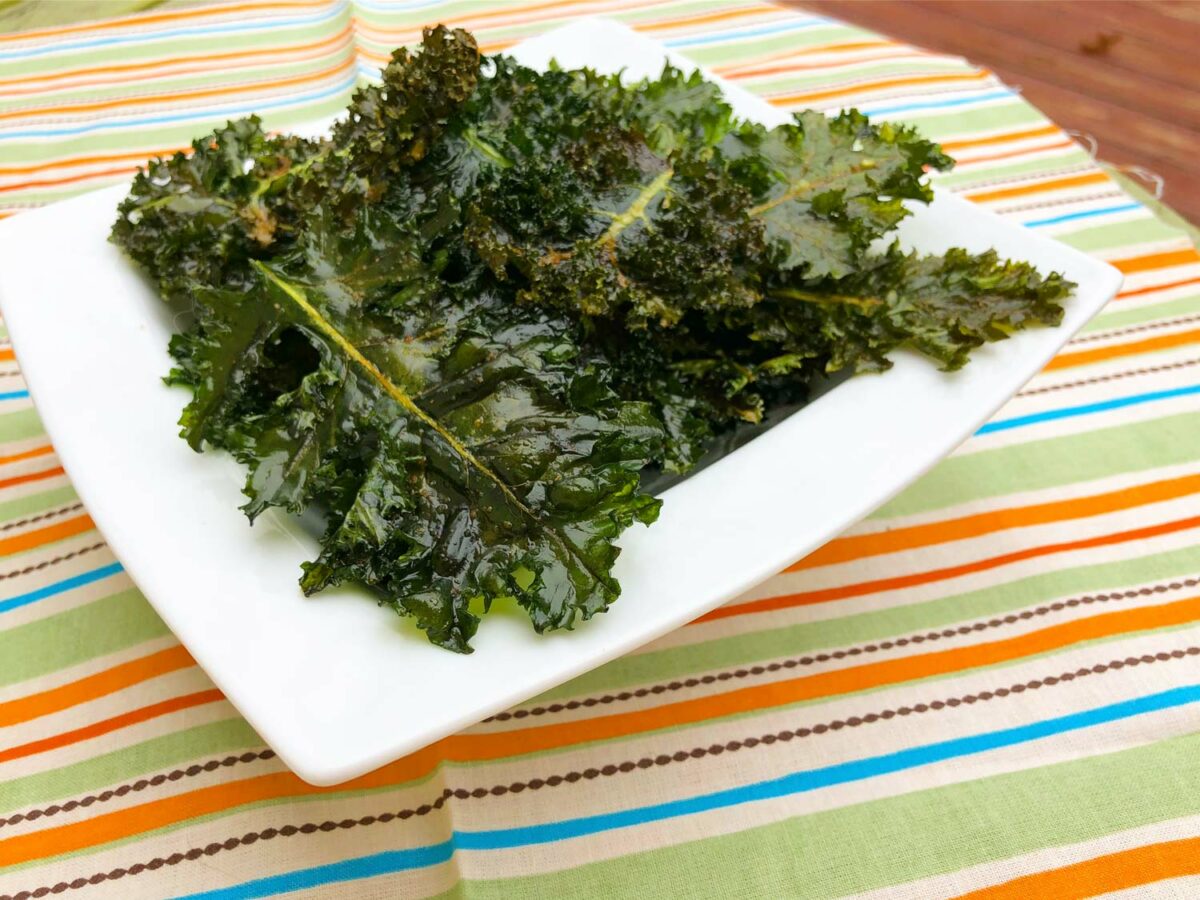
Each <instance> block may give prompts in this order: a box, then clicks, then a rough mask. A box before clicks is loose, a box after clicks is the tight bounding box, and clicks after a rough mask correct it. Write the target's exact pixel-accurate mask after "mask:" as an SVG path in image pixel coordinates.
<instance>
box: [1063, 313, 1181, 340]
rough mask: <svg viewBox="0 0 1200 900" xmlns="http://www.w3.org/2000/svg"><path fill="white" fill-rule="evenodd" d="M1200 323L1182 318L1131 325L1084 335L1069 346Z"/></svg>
mask: <svg viewBox="0 0 1200 900" xmlns="http://www.w3.org/2000/svg"><path fill="white" fill-rule="evenodd" d="M1192 322H1200V316H1183V317H1182V318H1178V319H1163V320H1162V321H1160V322H1147V323H1146V324H1144V325H1131V326H1129V327H1128V328H1114V329H1113V330H1112V331H1098V332H1096V333H1095V334H1085V335H1082V336H1080V337H1077V338H1075V339H1074V340H1072V341H1071V344H1089V343H1092V342H1094V341H1107V340H1108V339H1109V338H1114V337H1121V336H1122V335H1126V334H1139V333H1141V332H1143V331H1158V330H1159V329H1160V328H1174V327H1175V326H1176V325H1188V324H1190V323H1192Z"/></svg>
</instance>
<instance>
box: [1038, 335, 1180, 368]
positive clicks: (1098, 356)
mask: <svg viewBox="0 0 1200 900" xmlns="http://www.w3.org/2000/svg"><path fill="white" fill-rule="evenodd" d="M1197 342H1200V328H1198V329H1195V330H1193V331H1177V332H1175V333H1173V334H1160V335H1159V336H1158V337H1152V338H1146V339H1145V340H1141V341H1130V342H1129V343H1127V344H1111V345H1109V346H1107V347H1097V348H1095V349H1094V350H1080V351H1078V352H1075V353H1062V354H1060V355H1058V356H1056V357H1054V359H1052V360H1050V363H1049V365H1047V366H1046V368H1045V369H1044V370H1043V371H1046V372H1052V371H1054V370H1055V369H1069V368H1071V367H1073V366H1086V365H1090V364H1092V363H1097V362H1100V361H1102V360H1106V359H1116V358H1117V357H1120V356H1136V355H1137V354H1139V353H1153V352H1155V351H1157V350H1169V349H1171V348H1172V347H1183V346H1186V345H1187V344H1195V343H1197Z"/></svg>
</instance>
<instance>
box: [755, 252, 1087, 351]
mask: <svg viewBox="0 0 1200 900" xmlns="http://www.w3.org/2000/svg"><path fill="white" fill-rule="evenodd" d="M1073 286H1074V285H1073V284H1072V283H1071V282H1069V281H1067V280H1065V279H1064V278H1063V277H1062V276H1061V275H1060V274H1058V273H1056V272H1055V273H1051V274H1050V275H1047V276H1043V275H1041V274H1040V273H1039V272H1038V271H1037V270H1036V269H1035V268H1034V267H1033V266H1031V265H1029V264H1028V263H1025V262H1013V261H1009V260H1003V259H1000V257H999V256H998V255H997V254H996V252H995V251H992V250H989V251H987V252H986V253H980V254H972V253H968V252H967V251H966V250H961V249H955V250H950V251H948V252H947V253H946V254H945V255H944V256H921V255H919V254H916V253H904V252H902V251H901V250H900V249H899V247H898V246H897V245H895V244H893V245H892V246H891V247H890V248H889V249H888V251H887V252H886V253H882V254H878V255H874V256H872V257H870V258H869V259H868V260H866V261H865V262H864V264H863V266H862V268H861V269H860V270H859V271H857V272H855V273H854V274H853V275H850V276H847V277H846V278H842V279H838V280H833V279H829V280H826V281H823V282H817V283H809V284H801V285H797V286H783V287H779V288H775V289H773V290H772V291H771V292H770V298H771V299H770V302H768V303H766V304H764V305H763V306H762V307H760V308H759V309H757V310H755V313H754V316H753V319H754V327H755V329H756V331H755V338H756V340H758V341H759V342H762V343H764V344H767V345H770V344H771V343H774V342H777V343H778V344H779V345H782V347H784V348H786V349H789V350H792V351H805V352H808V353H810V354H811V355H813V356H815V357H818V358H820V359H821V360H823V362H824V368H825V370H826V371H828V372H833V371H837V370H839V369H842V368H846V367H853V368H854V369H856V370H857V371H881V370H884V369H887V368H889V367H890V366H891V363H890V362H889V360H888V358H887V357H888V354H889V353H891V352H892V351H893V350H895V349H897V348H898V347H909V348H911V349H914V350H917V351H919V352H920V353H923V354H924V355H926V356H928V357H930V358H931V359H934V360H936V361H937V362H939V363H941V367H942V368H943V369H947V370H952V369H959V368H961V367H962V366H964V365H965V364H966V362H967V359H968V357H969V355H970V353H971V351H972V350H974V349H975V348H977V347H980V346H982V345H983V344H984V343H986V342H988V341H998V340H1003V339H1004V338H1007V337H1009V336H1010V335H1012V334H1013V333H1014V332H1017V331H1020V330H1022V329H1024V328H1028V327H1030V326H1033V325H1057V324H1059V322H1061V321H1062V315H1063V309H1062V301H1063V299H1064V298H1066V297H1067V296H1068V295H1069V294H1070V292H1071V289H1072V287H1073Z"/></svg>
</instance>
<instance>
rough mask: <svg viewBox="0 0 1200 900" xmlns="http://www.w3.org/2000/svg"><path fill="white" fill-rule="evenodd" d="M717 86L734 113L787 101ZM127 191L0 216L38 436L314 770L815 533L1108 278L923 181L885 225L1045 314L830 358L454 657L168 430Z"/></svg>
mask: <svg viewBox="0 0 1200 900" xmlns="http://www.w3.org/2000/svg"><path fill="white" fill-rule="evenodd" d="M513 52H514V55H515V56H516V57H517V58H518V59H519V60H521V61H522V62H525V63H527V64H529V65H533V66H544V65H545V64H546V63H547V62H548V61H549V59H550V58H551V57H554V58H557V59H558V60H559V62H561V63H562V64H563V65H565V66H578V65H590V66H593V67H595V68H597V69H601V70H606V71H616V70H618V69H621V68H624V69H625V71H626V72H627V73H628V75H629V76H631V77H640V76H642V75H653V74H656V73H657V72H658V71H659V70H660V68H661V65H662V61H663V58H664V57H665V56H668V55H669V54H668V53H667V52H666V51H665V49H664V48H663V47H662V45H661V44H658V43H656V42H654V41H651V40H650V39H648V38H645V37H641V36H639V35H637V34H635V33H634V32H632V31H630V30H628V29H626V28H625V27H624V26H621V25H617V24H615V23H612V22H607V21H600V20H591V21H582V22H578V23H575V24H573V25H570V26H568V27H566V28H563V29H560V30H558V31H554V32H551V33H549V34H546V35H544V36H542V37H539V38H537V39H535V40H531V41H528V42H526V43H525V44H522V45H520V46H518V47H517V48H515V50H514V51H513ZM672 58H674V57H672ZM675 61H676V62H677V63H679V64H681V65H684V66H685V67H688V68H694V66H689V65H688V64H687V63H686V61H684V60H682V59H676V60H675ZM726 89H727V95H728V98H729V100H730V102H731V103H733V105H734V106H735V108H736V109H737V111H738V113H739V114H741V115H742V116H745V117H748V118H754V119H759V120H761V121H763V122H766V123H768V124H774V123H775V122H777V121H779V120H781V119H783V118H784V115H783V114H782V113H781V112H780V111H778V110H776V109H774V108H772V107H771V106H769V105H768V104H766V103H765V102H763V101H761V100H758V99H756V98H755V97H753V96H752V95H750V94H748V93H747V92H745V91H744V90H741V89H740V88H737V87H735V86H731V85H726ZM124 193H125V188H123V187H118V188H112V189H107V190H103V191H98V192H96V193H92V194H88V195H86V196H83V197H79V198H77V199H74V200H70V201H67V202H64V203H60V204H55V205H53V206H50V207H47V208H45V209H41V210H37V211H33V212H29V213H25V214H22V215H21V216H18V217H15V218H13V219H10V220H9V221H6V222H4V223H2V224H0V308H2V309H3V313H4V316H5V318H6V320H7V323H8V326H9V328H10V330H11V332H12V335H13V340H14V344H15V347H16V351H17V355H18V357H19V359H20V363H21V366H22V369H23V370H24V373H25V377H26V378H27V379H28V382H29V386H30V390H31V391H32V394H33V398H34V400H35V402H36V404H37V408H38V411H39V413H40V414H41V416H42V419H43V421H44V422H45V425H46V428H47V430H48V431H49V433H50V436H51V438H52V439H53V441H54V445H55V447H56V449H57V451H58V454H59V456H60V457H61V459H62V461H63V464H64V465H65V467H66V469H67V472H68V473H69V474H70V476H71V479H72V480H73V482H74V484H75V486H76V488H77V489H78V492H79V495H80V497H81V498H82V499H83V501H84V503H85V504H86V505H87V508H88V510H89V512H90V513H91V515H92V516H93V518H94V519H95V521H96V522H97V524H98V525H99V527H100V530H101V531H102V532H103V534H104V536H105V538H106V539H107V540H108V542H109V544H110V545H111V546H112V548H113V550H114V552H115V553H116V554H117V556H118V558H119V559H120V560H121V561H122V562H123V563H124V565H125V567H126V568H127V570H128V572H129V574H130V575H131V576H132V577H133V580H134V581H135V582H136V583H137V585H138V587H139V588H140V589H141V590H142V592H143V593H144V594H145V595H146V597H147V598H148V599H149V600H150V602H151V603H152V604H153V605H154V607H155V609H156V610H157V611H158V612H159V613H160V614H161V615H162V617H163V618H164V619H165V620H166V622H167V624H168V625H169V626H170V627H171V629H172V630H173V631H174V632H175V634H176V635H178V637H179V639H180V640H181V641H183V643H184V644H185V645H186V646H187V648H188V649H189V650H190V651H191V652H192V654H193V655H194V656H195V657H196V659H197V660H198V661H199V663H200V664H201V665H202V666H203V667H204V669H205V671H207V672H208V674H209V675H210V676H211V677H212V679H213V681H215V682H216V683H217V685H218V686H219V687H220V688H221V690H222V691H224V692H225V694H226V696H228V697H229V699H230V700H231V701H232V702H233V703H234V705H236V706H237V708H238V709H239V710H240V711H241V713H242V714H243V715H245V717H246V718H247V719H248V720H249V721H250V723H251V724H252V725H253V726H254V727H255V728H256V729H257V730H258V732H259V733H260V734H261V735H262V737H263V738H264V739H265V740H266V741H267V742H268V743H269V744H270V745H271V746H272V747H273V748H274V749H275V750H276V752H278V754H279V755H280V757H281V758H282V759H283V761H284V762H286V763H287V764H288V765H289V766H290V767H291V768H292V769H293V770H294V771H295V772H296V773H297V774H298V775H299V776H300V777H301V778H303V779H305V780H306V781H310V782H313V783H315V784H333V783H337V782H340V781H343V780H345V779H349V778H352V777H354V776H356V775H358V774H361V773H363V772H366V771H369V770H371V769H373V768H375V767H377V766H380V765H382V764H384V763H387V762H389V761H390V760H393V759H396V758H397V757H399V756H401V755H403V754H405V753H408V752H410V751H412V750H415V749H418V748H420V747H422V746H424V745H426V744H429V743H430V742H432V741H435V740H437V739H438V738H440V737H442V736H444V735H447V734H450V733H452V732H454V731H457V730H459V729H461V728H463V727H465V726H468V725H470V724H472V723H474V722H477V721H479V720H480V719H482V718H484V717H485V716H487V715H490V714H491V713H494V712H496V711H498V710H501V709H503V708H505V707H507V706H510V705H512V704H514V703H517V702H520V701H522V700H525V699H527V698H529V697H530V696H533V695H534V694H537V693H538V692H540V691H543V690H545V689H547V688H550V687H552V686H554V685H556V684H558V683H560V682H562V681H564V680H566V679H568V678H571V677H572V676H574V675H577V674H579V673H581V672H584V671H587V670H588V669H591V668H593V667H595V666H597V665H600V664H601V663H603V662H605V661H607V660H610V659H612V658H614V657H617V656H620V655H621V654H623V653H625V652H627V651H630V650H632V649H634V648H635V647H637V646H639V645H641V644H644V643H645V642H647V641H649V640H651V639H652V638H655V637H657V636H659V635H661V634H663V633H665V632H668V631H670V630H671V629H673V628H676V627H678V626H680V625H683V624H684V623H685V622H687V621H689V620H691V619H693V618H695V617H696V616H698V615H700V614H702V613H704V612H706V611H707V610H710V609H712V608H713V607H715V606H717V605H719V604H721V603H722V602H724V601H726V600H729V599H731V598H733V597H735V596H737V595H738V594H739V593H741V592H742V591H744V590H745V589H747V588H749V587H750V586H751V585H753V584H754V583H755V582H757V581H760V580H761V579H763V578H765V577H767V576H769V575H771V574H772V573H774V572H776V571H777V570H779V569H780V568H782V567H783V566H785V565H787V564H788V563H790V562H792V561H793V560H795V559H797V558H799V557H801V556H803V555H804V554H806V553H807V552H809V551H811V550H812V549H814V548H816V547H817V546H819V545H820V544H822V543H824V542H825V541H827V540H828V539H830V538H831V537H833V536H835V535H836V534H837V533H838V532H840V531H842V530H843V529H844V528H846V527H847V526H849V525H851V524H852V523H854V522H855V521H857V520H858V519H860V518H862V517H863V516H864V515H866V514H867V513H869V512H870V511H871V510H872V509H874V508H875V507H877V506H878V505H880V504H881V503H883V502H884V501H885V500H887V499H888V498H890V497H891V496H892V495H894V494H895V493H897V492H898V491H899V490H900V489H901V488H903V487H904V486H905V485H907V484H908V483H910V482H911V481H912V480H913V479H915V478H916V477H917V476H919V475H920V474H921V473H923V472H924V471H926V470H927V469H929V468H930V467H931V466H932V465H933V464H934V463H935V462H937V461H938V460H939V459H940V458H941V457H943V456H944V455H945V454H946V453H948V452H949V451H950V450H951V449H952V448H953V447H955V446H956V445H957V444H958V443H960V442H961V441H962V440H963V439H964V438H966V437H967V436H968V435H969V434H970V433H971V432H972V431H973V430H974V429H975V428H976V427H978V426H979V425H980V424H981V423H982V422H984V421H985V420H986V419H987V418H988V416H990V415H991V414H992V413H993V412H994V411H995V410H996V409H997V408H998V407H999V406H1000V405H1001V404H1002V403H1003V402H1004V401H1005V400H1006V399H1007V398H1008V397H1010V396H1011V395H1012V394H1013V393H1014V392H1015V391H1016V390H1017V389H1018V388H1020V386H1021V385H1022V384H1023V383H1024V382H1025V381H1027V380H1028V379H1029V378H1030V377H1031V376H1032V375H1033V374H1034V373H1035V372H1037V371H1038V370H1039V369H1040V368H1041V367H1042V366H1043V365H1044V364H1045V363H1046V361H1047V360H1049V359H1050V358H1051V357H1052V356H1053V355H1054V354H1055V352H1056V351H1057V350H1058V349H1059V348H1060V347H1061V346H1062V344H1063V343H1064V342H1065V341H1066V340H1067V339H1068V338H1069V337H1070V336H1071V335H1072V334H1073V333H1074V332H1075V331H1076V330H1078V329H1079V327H1080V326H1082V325H1083V324H1084V323H1085V322H1086V321H1087V320H1088V319H1089V318H1090V317H1091V316H1092V315H1094V314H1095V313H1096V312H1097V311H1098V310H1099V309H1100V308H1101V306H1103V305H1104V303H1105V302H1106V301H1108V300H1109V299H1110V298H1111V297H1112V296H1113V295H1114V294H1115V293H1116V291H1117V289H1118V287H1119V286H1120V282H1121V276H1120V275H1119V274H1118V273H1117V272H1116V270H1114V269H1112V268H1111V267H1109V266H1107V265H1105V264H1103V263H1100V262H1097V261H1095V260H1092V259H1090V258H1088V257H1086V256H1084V255H1083V254H1081V253H1078V252H1076V251H1074V250H1071V249H1069V248H1067V247H1065V246H1063V245H1061V244H1058V243H1055V242H1054V241H1052V240H1049V239H1047V238H1044V237H1039V236H1038V235H1036V234H1034V233H1033V232H1030V231H1027V230H1025V229H1023V228H1021V227H1019V226H1017V225H1014V224H1010V223H1008V222H1005V221H1002V220H1001V219H999V218H997V217H995V216H992V215H990V214H988V213H986V212H983V211H981V210H978V209H976V208H974V207H972V206H971V205H970V204H968V203H966V202H965V201H962V200H959V199H957V198H954V197H952V196H939V197H938V199H937V201H936V202H935V203H933V204H932V205H931V206H929V207H921V208H919V209H918V210H917V212H916V215H914V216H913V217H912V218H911V219H910V220H908V222H907V223H906V224H905V225H904V227H903V229H902V238H903V240H904V242H905V243H906V244H908V245H910V246H913V247H917V248H920V249H922V250H925V251H935V252H936V251H941V250H944V249H946V248H947V247H949V246H952V245H959V246H966V247H968V248H972V249H975V250H982V249H985V248H987V247H993V246H994V247H996V248H997V249H999V251H1000V252H1001V253H1002V254H1004V255H1007V256H1012V257H1017V258H1022V259H1027V260H1030V261H1032V262H1034V263H1035V264H1037V265H1038V266H1039V267H1041V268H1042V269H1043V270H1052V269H1053V270H1059V271H1063V272H1065V273H1066V274H1067V276H1068V277H1070V278H1071V279H1073V280H1074V281H1076V282H1078V284H1079V288H1078V291H1077V294H1076V296H1075V297H1074V298H1073V299H1071V300H1070V301H1069V303H1068V307H1067V316H1066V321H1065V322H1064V323H1063V325H1062V327H1060V328H1057V329H1039V330H1035V331H1032V332H1029V333H1025V334H1021V335H1018V336H1017V337H1015V338H1014V339H1013V340H1010V341H1005V342H1002V343H1000V344H995V345H991V346H988V347H986V348H984V349H982V350H981V351H979V352H978V353H977V354H976V355H975V357H974V359H973V360H972V361H971V363H970V365H968V366H967V367H966V368H965V369H964V370H963V371H961V372H957V373H954V374H949V375H948V374H945V373H942V372H939V371H937V370H936V369H935V368H934V366H933V365H931V364H929V363H928V362H925V361H923V360H920V359H918V358H917V357H915V356H909V355H906V354H901V355H899V357H898V358H897V360H896V366H895V368H894V369H892V370H891V371H890V372H888V373H887V374H886V375H884V376H879V377H860V378H854V379H851V380H850V381H848V382H847V383H845V384H843V385H841V386H839V387H837V388H835V389H834V390H833V391H832V392H830V393H828V394H826V395H825V396H823V397H822V398H820V399H819V400H817V401H816V402H814V403H813V404H811V405H810V406H808V407H806V408H804V409H803V410H801V411H800V412H798V413H796V414H795V415H793V416H791V417H790V418H789V419H787V420H786V421H785V422H783V423H782V424H780V425H779V426H778V427H776V428H774V429H773V430H771V431H770V432H768V433H767V434H765V435H764V436H762V437H760V438H758V439H757V440H755V441H754V442H752V443H751V444H749V445H748V446H746V447H743V448H742V449H740V450H738V451H736V452H735V453H733V454H731V455H730V456H728V457H726V458H725V459H723V460H721V461H720V462H718V463H716V464H715V465H713V466H711V467H709V468H707V469H705V470H704V471H702V472H700V473H699V474H697V475H695V476H694V477H692V478H690V479H688V480H687V481H685V482H683V483H682V484H680V485H678V486H676V487H673V488H671V489H670V490H669V491H667V492H666V494H665V495H664V506H663V510H662V516H661V518H660V519H659V521H658V522H657V523H656V524H655V525H654V526H653V527H652V528H649V529H646V528H643V527H635V528H633V529H631V530H630V531H629V532H627V533H626V535H625V537H624V539H623V542H622V543H623V545H624V548H625V552H624V554H623V555H622V557H621V559H620V561H619V564H618V571H617V574H618V576H619V577H620V580H621V583H622V584H623V585H624V594H623V595H622V597H621V599H620V600H619V601H618V602H617V603H616V605H615V606H613V608H612V609H611V610H610V611H609V612H608V613H607V614H605V615H603V616H600V617H598V618H596V619H594V620H593V621H591V622H588V623H585V624H584V625H583V626H581V627H580V628H579V629H578V630H577V631H575V632H574V633H570V634H557V635H550V636H543V637H539V636H538V635H536V634H534V632H533V630H532V629H531V628H530V627H529V626H528V623H527V622H525V621H522V620H518V619H517V618H515V617H508V616H499V615H497V616H490V617H487V618H485V619H484V621H483V623H482V626H481V627H480V630H479V634H478V635H477V637H476V639H475V646H476V651H475V653H474V654H473V655H471V656H458V655H455V654H452V653H448V652H446V651H444V650H439V649H437V648H435V647H433V646H431V645H429V644H427V643H426V642H425V640H424V639H423V637H422V636H420V635H419V633H417V632H415V631H414V630H413V629H412V628H411V627H408V626H403V625H402V624H401V621H400V620H399V619H398V618H397V617H396V616H395V614H394V613H392V612H390V611H388V610H386V609H382V608H379V607H377V606H376V605H375V604H374V603H372V602H371V601H370V600H369V599H368V598H367V596H366V595H365V594H360V593H358V592H356V591H355V590H353V589H346V590H342V591H339V592H329V593H327V594H323V595H321V596H318V597H315V598H312V599H306V598H304V597H303V596H302V595H301V593H300V591H299V589H298V588H297V586H296V580H297V577H298V574H299V566H300V562H301V561H302V560H304V559H307V558H310V557H311V556H313V555H314V553H315V542H314V540H313V539H312V538H311V537H310V536H309V535H308V534H307V533H306V532H305V531H303V530H301V529H300V528H299V527H297V525H296V524H295V523H294V522H292V521H290V520H288V518H287V517H286V516H282V515H279V514H277V513H275V512H273V513H272V514H269V515H264V516H263V517H262V518H261V519H260V520H259V523H258V524H256V525H255V526H254V527H253V528H250V527H249V526H248V525H247V524H246V519H245V517H244V516H243V515H242V513H241V512H240V511H239V510H238V507H239V506H240V505H241V503H242V502H243V498H242V495H241V493H240V486H241V483H242V473H241V470H240V468H239V467H238V465H237V464H236V463H234V462H233V461H232V460H231V459H229V458H227V457H224V456H222V455H220V454H217V453H206V454H202V455H201V454H196V453H193V452H192V451H191V450H190V449H188V447H187V445H186V444H185V443H184V442H183V441H182V440H181V439H180V438H179V437H178V436H177V430H178V429H177V427H176V425H175V422H176V420H177V419H178V416H179V410H180V408H181V407H182V405H183V403H184V402H185V395H184V393H183V392H181V391H179V390H173V389H169V388H167V387H165V386H163V384H162V382H161V380H160V378H161V376H162V375H163V373H165V372H166V371H167V369H168V367H169V362H170V361H169V358H168V356H167V353H166V345H167V337H168V334H169V331H170V326H171V322H170V316H169V315H168V314H167V312H166V311H165V309H164V307H163V305H162V304H161V303H160V302H159V300H158V299H157V298H156V296H155V294H154V292H153V291H152V290H151V288H150V287H149V286H148V285H147V284H146V283H145V281H143V279H142V278H140V277H139V275H138V274H137V272H136V271H135V270H134V267H133V266H132V264H130V263H129V262H128V261H127V260H126V259H124V258H123V257H122V255H121V254H120V253H119V252H118V251H117V249H116V248H115V247H113V246H112V245H111V244H109V243H108V241H107V235H108V230H109V226H110V225H111V223H112V221H113V219H114V216H115V207H116V204H117V203H118V201H119V200H120V199H121V197H122V196H123V195H124Z"/></svg>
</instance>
